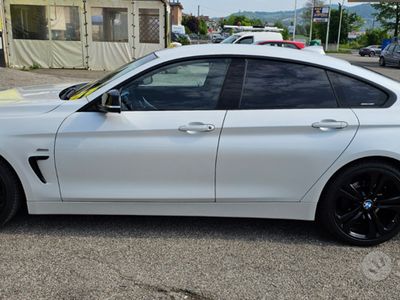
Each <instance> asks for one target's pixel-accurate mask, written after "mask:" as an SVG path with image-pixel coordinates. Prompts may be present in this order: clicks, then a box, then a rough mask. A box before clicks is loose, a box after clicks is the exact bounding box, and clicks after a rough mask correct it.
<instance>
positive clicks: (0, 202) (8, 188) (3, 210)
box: [0, 160, 24, 226]
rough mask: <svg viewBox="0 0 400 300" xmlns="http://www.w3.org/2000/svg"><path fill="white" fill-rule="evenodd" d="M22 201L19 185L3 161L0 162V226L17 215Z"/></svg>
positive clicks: (22, 194) (22, 195) (14, 175)
mask: <svg viewBox="0 0 400 300" xmlns="http://www.w3.org/2000/svg"><path fill="white" fill-rule="evenodd" d="M23 199H24V193H23V191H22V187H21V183H20V181H19V179H18V177H17V175H16V174H15V172H14V171H13V170H12V169H11V168H10V166H9V165H8V164H7V163H5V162H4V161H1V160H0V226H1V225H4V224H5V223H7V222H8V221H10V220H11V218H12V217H13V216H14V215H15V214H16V213H17V211H18V209H19V208H20V207H21V204H22V202H23Z"/></svg>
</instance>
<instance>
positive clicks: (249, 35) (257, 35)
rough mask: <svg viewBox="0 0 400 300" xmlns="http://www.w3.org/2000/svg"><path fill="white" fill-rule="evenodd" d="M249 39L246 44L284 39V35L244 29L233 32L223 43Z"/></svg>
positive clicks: (238, 42)
mask: <svg viewBox="0 0 400 300" xmlns="http://www.w3.org/2000/svg"><path fill="white" fill-rule="evenodd" d="M245 40H248V42H246V44H256V43H258V42H261V41H268V40H271V41H283V36H282V34H281V33H280V32H270V31H261V32H257V31H254V32H253V31H250V32H249V31H243V32H238V33H235V34H233V35H232V36H230V37H228V38H226V39H225V40H223V41H222V42H221V44H242V43H243V41H245Z"/></svg>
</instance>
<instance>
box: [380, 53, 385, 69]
mask: <svg viewBox="0 0 400 300" xmlns="http://www.w3.org/2000/svg"><path fill="white" fill-rule="evenodd" d="M379 65H380V66H381V67H384V66H386V62H385V58H384V57H382V56H381V57H380V58H379Z"/></svg>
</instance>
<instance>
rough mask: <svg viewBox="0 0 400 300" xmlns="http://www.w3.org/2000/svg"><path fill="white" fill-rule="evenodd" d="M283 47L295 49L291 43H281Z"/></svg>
mask: <svg viewBox="0 0 400 300" xmlns="http://www.w3.org/2000/svg"><path fill="white" fill-rule="evenodd" d="M282 45H283V47H284V48H291V49H297V47H296V46H295V45H293V44H282Z"/></svg>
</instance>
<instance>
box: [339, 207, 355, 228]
mask: <svg viewBox="0 0 400 300" xmlns="http://www.w3.org/2000/svg"><path fill="white" fill-rule="evenodd" d="M360 211H361V208H360V207H357V208H355V209H353V210H351V211H349V212H347V213H345V214H344V215H342V216H340V215H336V216H337V219H338V220H339V222H340V223H342V224H344V223H347V222H349V221H350V220H351V219H352V218H354V217H355V216H357V214H358V213H359V212H360Z"/></svg>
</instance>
